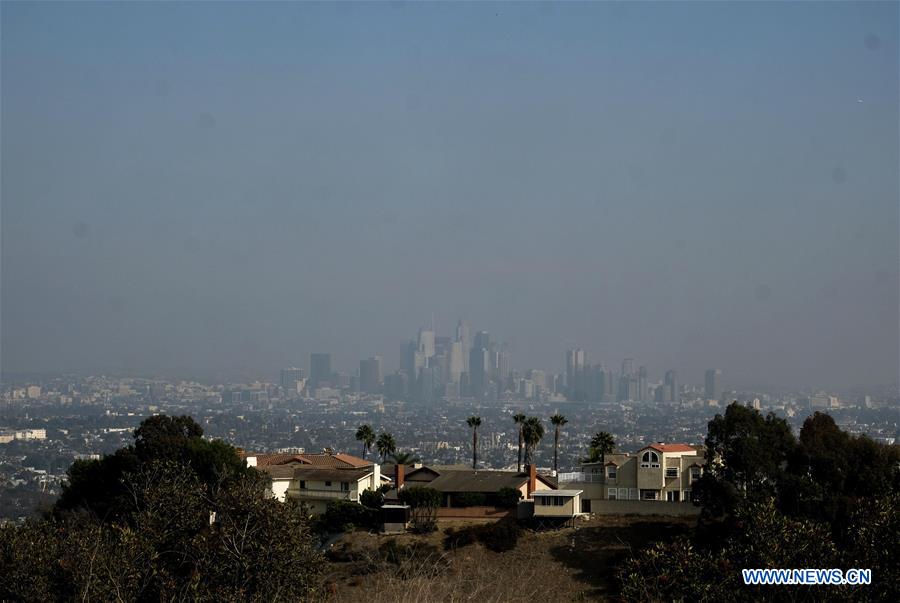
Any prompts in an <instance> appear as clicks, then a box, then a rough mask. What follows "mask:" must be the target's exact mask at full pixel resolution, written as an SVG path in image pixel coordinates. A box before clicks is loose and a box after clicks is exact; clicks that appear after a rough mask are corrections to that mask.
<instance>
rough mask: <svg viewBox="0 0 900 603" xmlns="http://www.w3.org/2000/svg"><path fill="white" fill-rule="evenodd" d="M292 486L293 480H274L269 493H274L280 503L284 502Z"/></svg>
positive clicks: (273, 495)
mask: <svg viewBox="0 0 900 603" xmlns="http://www.w3.org/2000/svg"><path fill="white" fill-rule="evenodd" d="M290 485H291V480H289V479H277V480H276V479H273V480H272V486H271V487H270V488H269V491H270V492H271V493H272V497H273V498H275V499H277V500H278V501H279V502H284V498H285V495H286V494H287V491H288V487H289V486H290Z"/></svg>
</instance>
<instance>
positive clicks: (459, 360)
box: [450, 341, 468, 383]
mask: <svg viewBox="0 0 900 603" xmlns="http://www.w3.org/2000/svg"><path fill="white" fill-rule="evenodd" d="M463 350H464V348H463V344H462V342H461V341H454V342H453V343H452V344H450V382H451V383H459V376H460V375H462V374H463V373H464V372H465V370H466V364H465V362H464V361H463V358H464V357H465V356H467V355H468V354H467V353H466V352H464V351H463Z"/></svg>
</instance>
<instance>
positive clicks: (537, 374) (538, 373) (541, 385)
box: [525, 369, 547, 394]
mask: <svg viewBox="0 0 900 603" xmlns="http://www.w3.org/2000/svg"><path fill="white" fill-rule="evenodd" d="M525 377H526V378H527V379H529V380H531V382H532V383H534V389H535V393H536V394H540V393H541V392H543V391H546V389H547V375H546V373H544V371H542V370H539V369H531V370H530V371H528V372H526V373H525Z"/></svg>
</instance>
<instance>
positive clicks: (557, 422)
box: [550, 411, 569, 474]
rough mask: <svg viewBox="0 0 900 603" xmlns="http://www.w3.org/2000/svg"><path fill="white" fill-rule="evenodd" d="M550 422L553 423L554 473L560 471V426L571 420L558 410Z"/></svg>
mask: <svg viewBox="0 0 900 603" xmlns="http://www.w3.org/2000/svg"><path fill="white" fill-rule="evenodd" d="M550 422H551V423H553V428H554V432H553V473H554V474H556V473H558V472H559V428H560V427H562V426H563V425H565V424H566V423H568V422H569V420H568V419H567V418H565V417H564V416H562V415H561V414H559V411H556V414H555V415H553V416H552V417H550Z"/></svg>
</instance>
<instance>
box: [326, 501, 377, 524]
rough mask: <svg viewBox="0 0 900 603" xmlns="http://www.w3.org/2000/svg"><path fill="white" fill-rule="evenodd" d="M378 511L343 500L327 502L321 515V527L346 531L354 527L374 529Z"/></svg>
mask: <svg viewBox="0 0 900 603" xmlns="http://www.w3.org/2000/svg"><path fill="white" fill-rule="evenodd" d="M378 513H379V512H378V511H377V510H376V509H370V508H368V507H364V506H362V505H360V504H357V503H354V502H349V501H345V500H336V501H332V502H330V503H328V508H327V509H326V510H325V513H324V514H323V515H322V518H321V524H322V527H323V528H324V529H325V530H326V531H328V532H347V531H352V530H353V529H356V528H362V529H364V530H371V529H374V528H375V527H376V526H377V525H378Z"/></svg>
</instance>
